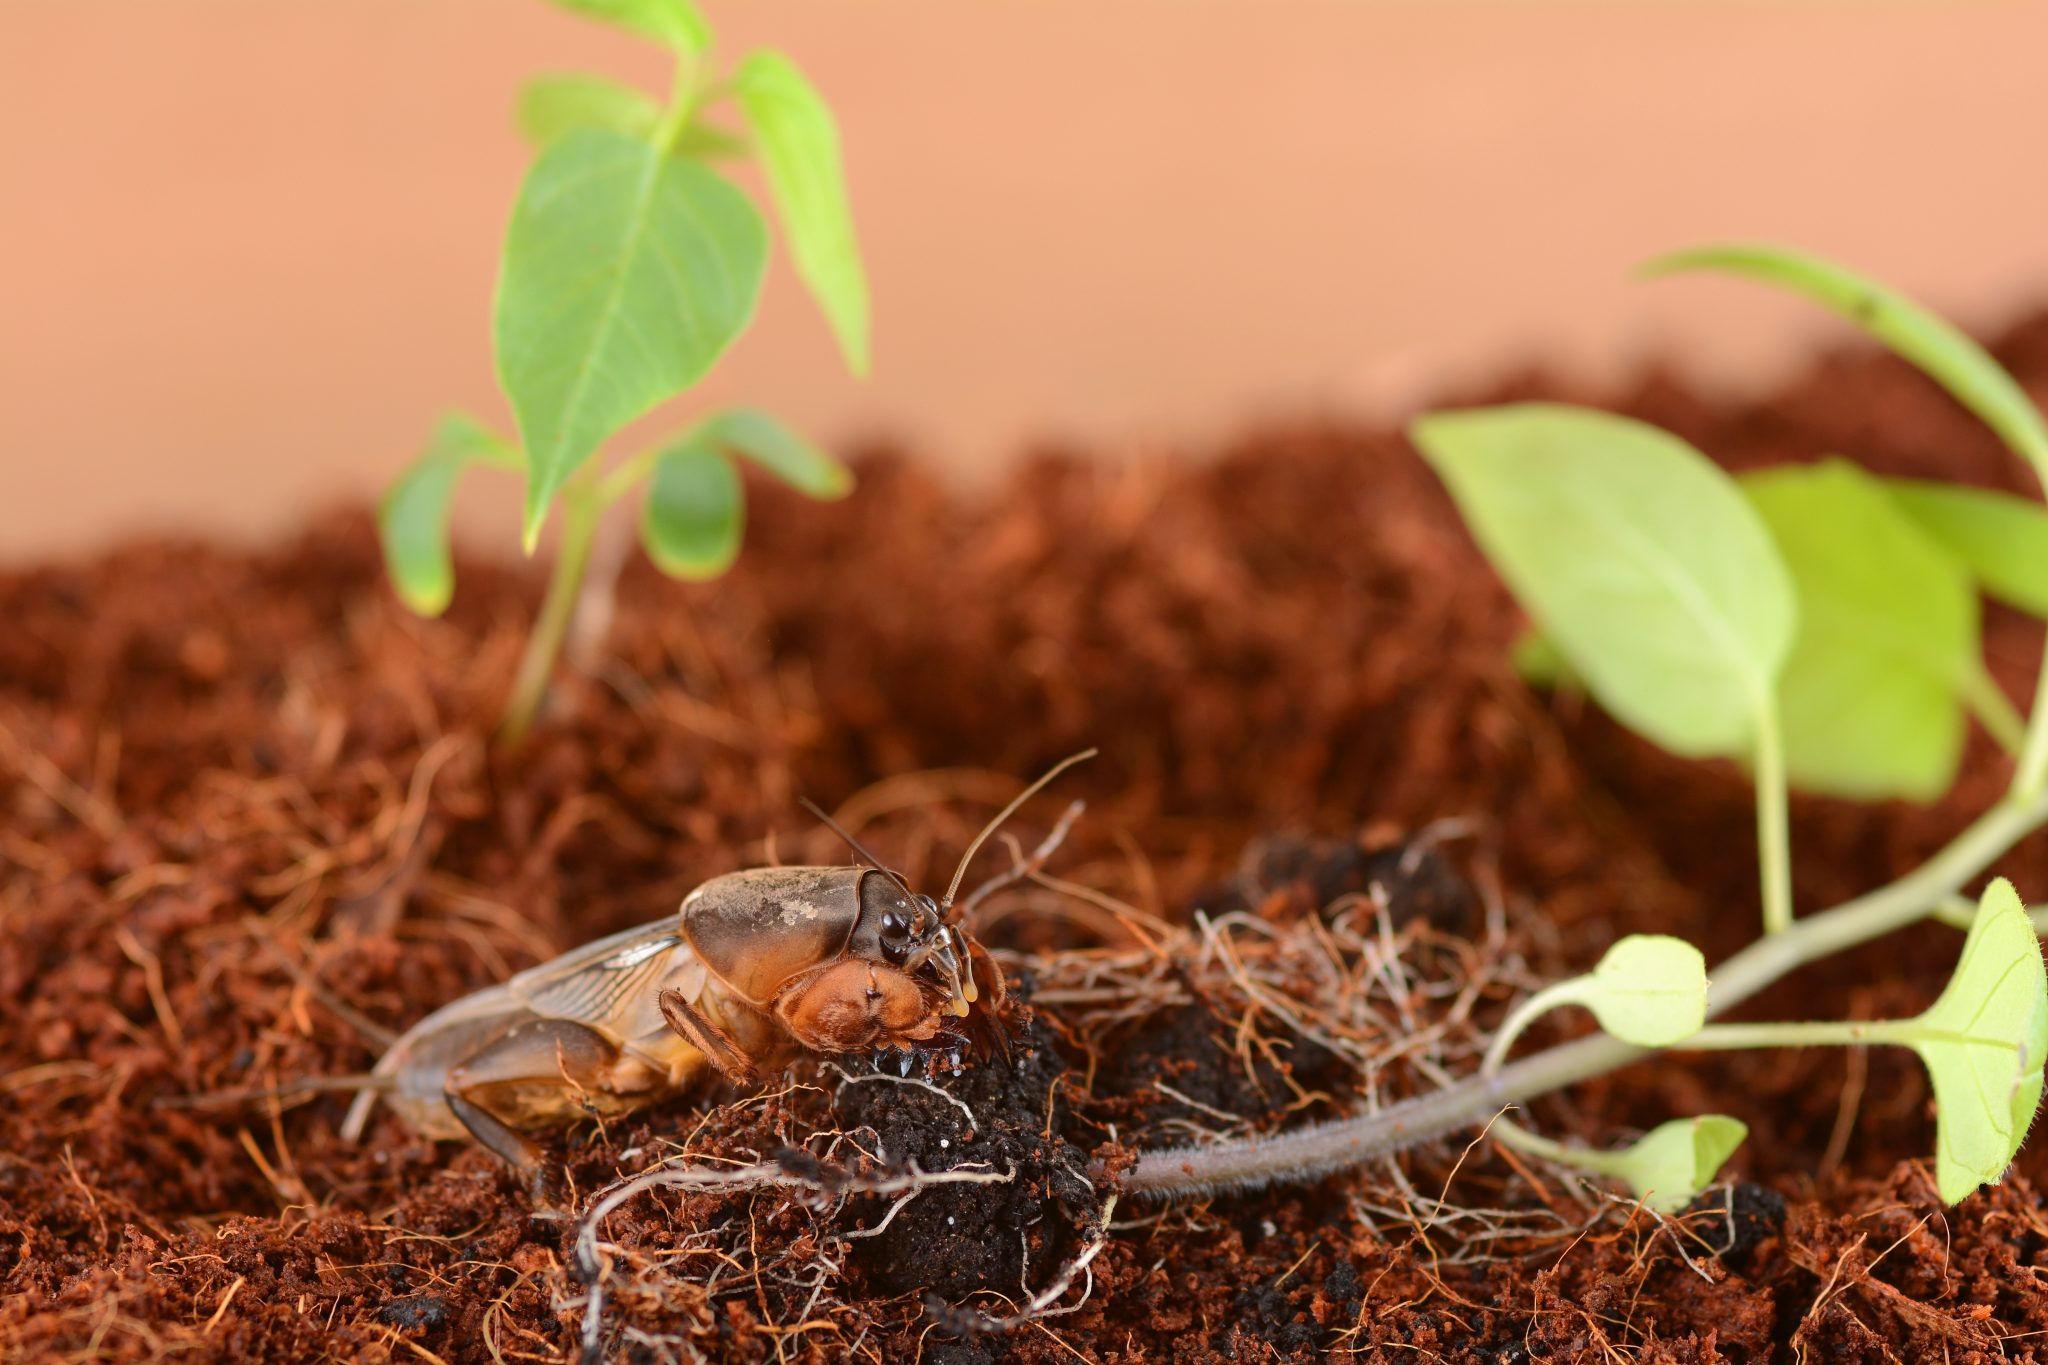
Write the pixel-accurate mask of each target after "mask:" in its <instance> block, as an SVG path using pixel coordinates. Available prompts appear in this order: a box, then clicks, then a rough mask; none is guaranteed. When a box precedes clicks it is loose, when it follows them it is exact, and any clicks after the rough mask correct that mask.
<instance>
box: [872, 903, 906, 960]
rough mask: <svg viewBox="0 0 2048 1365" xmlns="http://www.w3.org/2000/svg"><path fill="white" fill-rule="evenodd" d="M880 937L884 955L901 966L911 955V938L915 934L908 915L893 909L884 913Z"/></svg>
mask: <svg viewBox="0 0 2048 1365" xmlns="http://www.w3.org/2000/svg"><path fill="white" fill-rule="evenodd" d="M880 937H881V944H882V956H883V957H886V958H888V959H889V961H891V962H893V963H896V964H897V965H899V966H900V965H901V964H902V962H903V960H904V959H905V958H907V957H909V956H910V945H911V939H912V938H913V937H914V934H913V932H912V929H911V924H910V919H909V917H908V916H905V915H899V914H897V913H896V912H895V911H893V910H891V911H890V912H888V913H887V914H885V915H883V916H882V923H881V935H880Z"/></svg>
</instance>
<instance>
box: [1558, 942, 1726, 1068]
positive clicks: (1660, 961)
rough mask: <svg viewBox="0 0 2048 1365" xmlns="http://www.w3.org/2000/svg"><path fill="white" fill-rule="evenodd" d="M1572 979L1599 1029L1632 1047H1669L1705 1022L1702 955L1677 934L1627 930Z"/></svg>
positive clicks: (1573, 995) (1577, 995) (1575, 996)
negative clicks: (1594, 964)
mask: <svg viewBox="0 0 2048 1365" xmlns="http://www.w3.org/2000/svg"><path fill="white" fill-rule="evenodd" d="M1572 984H1573V986H1574V987H1575V989H1573V990H1572V992H1571V998H1573V999H1575V1000H1577V1001H1578V1002H1579V1003H1580V1004H1582V1005H1584V1006H1585V1007H1586V1008H1587V1009H1590V1010H1591V1011H1593V1017H1594V1018H1596V1019H1598V1020H1599V1021H1600V1027H1601V1028H1603V1029H1605V1030H1606V1031H1607V1032H1609V1033H1611V1034H1613V1035H1614V1036H1615V1037H1617V1038H1619V1039H1621V1040H1622V1041H1623V1042H1625V1043H1633V1044H1635V1045H1636V1046H1637V1047H1669V1046H1671V1045H1672V1044H1673V1043H1676V1042H1678V1041H1679V1040H1680V1039H1683V1038H1689V1037H1691V1036H1692V1035H1693V1034H1695V1033H1698V1032H1699V1031H1700V1025H1702V1024H1704V1023H1706V1022H1707V960H1706V958H1705V957H1703V956H1701V955H1700V950H1699V949H1697V948H1695V947H1693V946H1692V945H1691V944H1690V943H1687V942H1686V941H1685V940H1684V939H1682V938H1672V937H1670V936H1669V935H1667V934H1630V935H1629V936H1628V937H1627V938H1624V939H1622V940H1620V941H1619V942H1618V943H1616V944H1615V945H1614V946H1613V947H1612V948H1609V949H1608V950H1607V953H1606V955H1605V956H1603V957H1602V958H1601V959H1600V965H1599V966H1597V967H1595V968H1594V969H1593V970H1592V972H1591V973H1590V974H1589V975H1586V976H1582V977H1580V978H1579V979H1578V980H1577V981H1576V982H1575V983H1572Z"/></svg>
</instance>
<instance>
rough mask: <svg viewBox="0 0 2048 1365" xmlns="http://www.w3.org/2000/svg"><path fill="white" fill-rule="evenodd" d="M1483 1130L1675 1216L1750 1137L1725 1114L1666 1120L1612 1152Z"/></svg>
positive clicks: (1507, 1128) (1524, 1133) (1499, 1128)
mask: <svg viewBox="0 0 2048 1365" xmlns="http://www.w3.org/2000/svg"><path fill="white" fill-rule="evenodd" d="M1487 1131H1488V1132H1489V1133H1491V1134H1492V1135H1493V1136H1494V1137H1496V1138H1499V1139H1500V1140H1501V1141H1502V1142H1505V1143H1506V1144H1507V1145H1508V1146H1510V1147H1514V1148H1516V1149H1518V1150H1520V1151H1524V1152H1528V1153H1530V1154H1531V1155H1534V1156H1540V1157H1543V1158H1544V1159H1546V1160H1548V1161H1554V1162H1556V1163H1557V1164H1558V1165H1560V1166H1575V1167H1577V1168H1578V1169H1579V1170H1582V1171H1586V1172H1589V1173H1590V1174H1593V1175H1598V1176H1605V1177H1606V1178H1607V1179H1609V1180H1618V1181H1620V1182H1621V1183H1622V1184H1624V1185H1627V1186H1628V1187H1629V1189H1630V1190H1632V1191H1634V1192H1635V1195H1636V1197H1637V1198H1638V1199H1640V1200H1642V1201H1643V1204H1644V1205H1645V1206H1646V1207H1648V1208H1650V1209H1654V1210H1655V1211H1656V1212H1658V1213H1676V1212H1677V1211H1678V1210H1680V1209H1682V1208H1684V1207H1685V1206H1686V1205H1687V1204H1689V1203H1691V1202H1692V1201H1693V1199H1694V1198H1695V1197H1697V1196H1698V1194H1699V1192H1700V1191H1701V1190H1704V1189H1706V1188H1707V1187H1708V1186H1709V1185H1712V1184H1713V1183H1714V1177H1715V1176H1717V1175H1719V1174H1720V1172H1721V1167H1722V1166H1723V1165H1725V1164H1726V1163H1727V1160H1728V1158H1729V1157H1731V1156H1734V1155H1735V1150H1736V1148H1738V1147H1740V1146H1741V1145H1742V1143H1743V1139H1745V1138H1747V1137H1748V1136H1749V1125H1747V1124H1745V1123H1743V1122H1742V1121H1741V1120H1740V1119H1731V1118H1729V1117H1728V1116H1727V1115H1726V1114H1701V1115H1699V1116H1698V1117H1697V1118H1689V1119H1671V1120H1669V1121H1668V1122H1665V1123H1660V1124H1658V1125H1657V1126H1656V1127H1655V1128H1652V1129H1651V1130H1650V1131H1649V1132H1647V1133H1645V1134H1643V1136H1641V1137H1640V1138H1637V1139H1636V1140H1635V1141H1634V1142H1633V1143H1631V1144H1630V1145H1628V1146H1627V1147H1623V1148H1621V1149H1620V1150H1618V1151H1612V1152H1596V1151H1591V1150H1589V1149H1587V1148H1584V1147H1567V1146H1566V1145H1564V1144H1563V1143H1561V1142H1552V1141H1551V1140H1550V1139H1549V1138H1545V1137H1538V1136H1537V1135H1536V1134H1534V1133H1531V1132H1529V1131H1528V1130H1527V1129H1524V1128H1519V1127H1517V1126H1516V1125H1514V1124H1512V1123H1508V1122H1506V1121H1505V1120H1502V1121H1501V1122H1498V1123H1495V1124H1494V1125H1493V1126H1492V1127H1491V1128H1489V1129H1488V1130H1487Z"/></svg>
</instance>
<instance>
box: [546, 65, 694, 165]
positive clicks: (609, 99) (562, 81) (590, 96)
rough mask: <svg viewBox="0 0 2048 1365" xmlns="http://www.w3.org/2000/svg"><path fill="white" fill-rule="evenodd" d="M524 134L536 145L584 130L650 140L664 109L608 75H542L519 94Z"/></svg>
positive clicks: (645, 95) (649, 98)
mask: <svg viewBox="0 0 2048 1365" xmlns="http://www.w3.org/2000/svg"><path fill="white" fill-rule="evenodd" d="M518 122H519V131H520V132H521V133H522V134H524V135H525V136H526V138H527V140H528V141H530V142H532V143H533V144H534V145H536V146H540V147H545V146H546V145H547V144H548V143H550V142H553V141H554V140H555V139H556V138H559V137H563V136H565V135H567V134H569V133H573V132H575V131H576V130H577V129H579V128H609V129H611V130H612V131H613V132H615V133H624V134H626V135H627V136H628V137H639V138H644V137H646V136H647V135H648V134H649V133H652V132H653V131H654V128H655V125H656V124H658V123H660V122H661V106H660V105H659V104H656V103H655V102H654V98H653V97H652V96H650V95H648V94H647V93H646V92H645V91H642V90H636V89H634V88H633V87H632V86H630V85H621V84H620V83H619V82H617V81H614V80H610V79H607V78H606V77H603V76H588V75H583V74H581V73H574V72H572V73H567V74H562V75H553V76H540V77H536V78H535V79H533V80H531V81H528V82H527V83H526V88H525V89H523V90H521V91H520V92H519V112H518Z"/></svg>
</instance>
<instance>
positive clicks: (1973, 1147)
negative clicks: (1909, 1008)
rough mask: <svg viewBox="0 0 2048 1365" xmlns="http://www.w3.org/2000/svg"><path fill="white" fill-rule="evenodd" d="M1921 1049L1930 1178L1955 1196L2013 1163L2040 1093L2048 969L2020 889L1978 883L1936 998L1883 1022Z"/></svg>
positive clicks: (1890, 1033) (2047, 1050)
mask: <svg viewBox="0 0 2048 1365" xmlns="http://www.w3.org/2000/svg"><path fill="white" fill-rule="evenodd" d="M1884 1036H1885V1037H1886V1039H1887V1040H1888V1041H1895V1042H1900V1043H1904V1044H1905V1045H1907V1046H1909V1047H1911V1048H1912V1049H1913V1050H1914V1051H1915V1052H1917V1053H1919V1054H1920V1060H1921V1061H1923V1062H1925V1063H1926V1065H1927V1074H1928V1076H1929V1077H1930V1078H1932V1080H1933V1082H1934V1106H1935V1119H1934V1123H1935V1151H1934V1167H1935V1183H1936V1185H1937V1186H1938V1187H1939V1188H1940V1190H1941V1197H1942V1198H1943V1199H1945V1200H1947V1201H1948V1202H1949V1203H1951V1204H1954V1203H1957V1202H1959V1201H1960V1200H1962V1199H1963V1198H1965V1197H1966V1196H1968V1195H1969V1194H1970V1193H1971V1192H1972V1191H1974V1190H1975V1189H1976V1188H1977V1187H1978V1186H1979V1185H1982V1184H1985V1183H1987V1182H1996V1181H1997V1180H1999V1179H2000V1178H2001V1177H2002V1176H2003V1175H2004V1174H2005V1169H2006V1167H2008V1166H2010V1165H2011V1164H2012V1159H2013V1157H2014V1156H2015V1155H2016V1154H2017V1153H2018V1152H2019V1149H2020V1143H2021V1142H2023V1141H2024V1140H2025V1139H2026V1136H2027V1128H2028V1126H2029V1125H2030V1124H2032V1123H2033V1121H2034V1111H2035V1109H2036V1107H2037V1106H2038V1105H2039V1104H2040V1102H2041V1064H2042V1061H2043V1059H2044V1057H2048V970H2044V969H2043V967H2042V963H2041V943H2040V940H2039V939H2038V938H2036V937H2035V934H2034V924H2033V921H2032V920H2030V919H2029V918H2028V917H2027V910H2026V907H2025V906H2024V905H2023V904H2021V902H2020V897H2019V893H2018V892H2017V891H2015V890H2014V889H2013V885H2012V883H2011V882H2009V881H2006V880H2004V879H2003V878H2000V879H1999V880H1997V881H1994V882H1993V883H1991V885H1990V887H1989V888H1988V889H1986V891H1985V892H1984V896H1983V899H1982V901H1981V902H1980V903H1979V905H1978V908H1977V918H1976V920H1975V921H1974V922H1973V923H1972V924H1971V925H1970V933H1969V937H1967V938H1966V939H1964V940H1963V955H1962V959H1961V960H1960V961H1959V962H1957V963H1956V970H1955V975H1954V976H1952V977H1950V978H1949V983H1948V988H1947V989H1946V990H1944V991H1942V993H1941V998H1940V999H1939V1000H1936V1001H1935V1002H1934V1006H1933V1008H1931V1009H1929V1010H1928V1011H1927V1012H1926V1013H1925V1014H1922V1015H1921V1016H1920V1017H1919V1018H1917V1019H1911V1020H1907V1021H1905V1022H1904V1023H1901V1024H1896V1025H1891V1026H1889V1027H1888V1028H1887V1029H1885V1030H1884Z"/></svg>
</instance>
